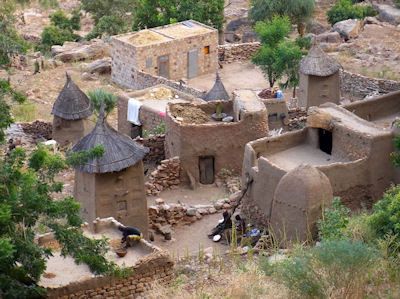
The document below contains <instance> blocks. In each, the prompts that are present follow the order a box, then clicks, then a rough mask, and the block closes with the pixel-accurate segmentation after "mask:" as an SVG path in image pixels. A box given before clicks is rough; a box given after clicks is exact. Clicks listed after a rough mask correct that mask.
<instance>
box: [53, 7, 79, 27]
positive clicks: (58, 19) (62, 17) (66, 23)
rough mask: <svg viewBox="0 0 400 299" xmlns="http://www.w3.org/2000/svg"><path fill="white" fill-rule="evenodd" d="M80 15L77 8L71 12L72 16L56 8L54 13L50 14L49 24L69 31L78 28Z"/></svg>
mask: <svg viewBox="0 0 400 299" xmlns="http://www.w3.org/2000/svg"><path fill="white" fill-rule="evenodd" d="M80 19H81V16H80V13H79V10H74V11H73V12H72V17H71V18H68V17H67V15H66V14H65V13H64V12H63V11H62V10H61V9H59V10H57V11H56V12H55V13H52V14H51V15H50V21H51V25H53V26H56V27H58V28H60V29H67V30H69V31H71V32H72V31H73V30H79V29H80V28H81V27H80V25H79V22H80Z"/></svg>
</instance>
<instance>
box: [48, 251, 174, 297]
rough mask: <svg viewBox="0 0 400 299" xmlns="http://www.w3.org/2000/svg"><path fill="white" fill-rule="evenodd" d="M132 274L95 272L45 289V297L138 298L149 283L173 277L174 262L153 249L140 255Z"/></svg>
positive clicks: (148, 286) (164, 282) (150, 284)
mask: <svg viewBox="0 0 400 299" xmlns="http://www.w3.org/2000/svg"><path fill="white" fill-rule="evenodd" d="M132 269H133V274H132V276H130V277H128V278H126V279H123V278H111V277H107V276H97V277H94V278H92V279H89V280H85V281H82V282H76V283H73V284H70V285H68V286H66V287H62V288H56V289H47V297H48V298H63V299H67V298H98V299H100V298H137V297H140V296H144V295H145V294H146V291H149V290H151V288H152V283H153V282H154V281H157V283H158V284H161V285H166V284H168V283H169V282H171V280H172V279H173V278H174V274H173V262H172V260H171V259H170V257H169V254H168V253H167V252H165V251H161V252H154V253H152V254H150V255H148V256H146V257H144V258H142V259H141V260H140V261H139V262H138V264H136V265H135V266H134V267H132Z"/></svg>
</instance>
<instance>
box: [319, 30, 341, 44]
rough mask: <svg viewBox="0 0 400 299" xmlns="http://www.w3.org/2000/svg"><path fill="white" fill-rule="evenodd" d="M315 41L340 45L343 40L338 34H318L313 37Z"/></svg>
mask: <svg viewBox="0 0 400 299" xmlns="http://www.w3.org/2000/svg"><path fill="white" fill-rule="evenodd" d="M315 40H316V41H317V42H318V43H341V42H343V38H342V37H341V36H340V34H339V32H336V31H335V32H326V33H322V34H318V35H316V36H315Z"/></svg>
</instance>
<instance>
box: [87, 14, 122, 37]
mask: <svg viewBox="0 0 400 299" xmlns="http://www.w3.org/2000/svg"><path fill="white" fill-rule="evenodd" d="M122 32H124V22H123V20H122V19H121V18H120V17H118V16H103V17H101V18H100V19H99V21H98V23H97V24H96V26H95V27H94V28H93V30H92V32H90V33H89V34H88V35H86V36H85V38H86V39H87V40H90V39H92V38H96V37H99V36H102V35H103V34H108V35H116V34H119V33H122Z"/></svg>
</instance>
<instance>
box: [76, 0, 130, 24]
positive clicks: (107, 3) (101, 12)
mask: <svg viewBox="0 0 400 299" xmlns="http://www.w3.org/2000/svg"><path fill="white" fill-rule="evenodd" d="M79 1H80V2H81V3H82V9H83V10H85V11H86V12H89V13H90V14H91V15H92V17H93V19H94V21H95V24H97V23H98V22H99V20H100V19H101V18H102V17H104V16H115V17H118V18H119V19H120V20H123V21H124V23H125V22H129V19H132V12H134V11H135V9H136V2H137V0H96V1H93V0H79Z"/></svg>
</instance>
